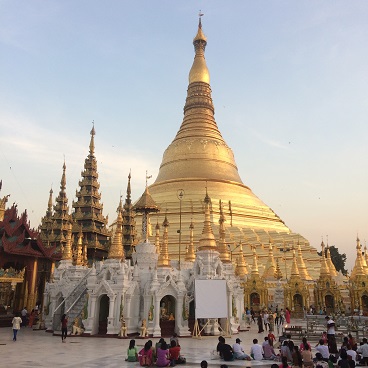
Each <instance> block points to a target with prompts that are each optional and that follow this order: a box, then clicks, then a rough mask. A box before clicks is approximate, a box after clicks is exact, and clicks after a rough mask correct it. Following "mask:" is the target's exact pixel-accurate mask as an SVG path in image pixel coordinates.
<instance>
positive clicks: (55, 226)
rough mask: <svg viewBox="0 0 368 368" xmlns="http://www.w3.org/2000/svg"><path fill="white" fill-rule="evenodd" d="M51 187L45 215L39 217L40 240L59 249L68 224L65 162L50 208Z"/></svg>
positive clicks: (65, 236) (65, 235)
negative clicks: (56, 192)
mask: <svg viewBox="0 0 368 368" xmlns="http://www.w3.org/2000/svg"><path fill="white" fill-rule="evenodd" d="M52 194H53V190H52V188H51V190H50V194H49V201H48V205H47V212H46V216H45V217H43V218H42V219H41V226H40V228H41V240H42V241H43V242H45V243H46V242H47V243H49V244H50V246H54V245H55V246H56V247H57V249H58V250H60V248H61V246H62V245H63V244H64V242H65V239H66V238H67V232H68V224H69V222H70V215H69V206H68V197H67V195H66V164H65V159H64V163H63V173H62V175H61V180H60V191H59V194H58V196H57V197H56V199H55V205H54V208H52Z"/></svg>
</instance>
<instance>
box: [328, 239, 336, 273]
mask: <svg viewBox="0 0 368 368" xmlns="http://www.w3.org/2000/svg"><path fill="white" fill-rule="evenodd" d="M326 253H327V258H326V262H327V266H328V268H329V269H330V274H331V276H334V277H335V276H337V271H336V268H335V265H334V264H333V263H332V259H331V253H330V247H329V245H328V243H327V251H326Z"/></svg>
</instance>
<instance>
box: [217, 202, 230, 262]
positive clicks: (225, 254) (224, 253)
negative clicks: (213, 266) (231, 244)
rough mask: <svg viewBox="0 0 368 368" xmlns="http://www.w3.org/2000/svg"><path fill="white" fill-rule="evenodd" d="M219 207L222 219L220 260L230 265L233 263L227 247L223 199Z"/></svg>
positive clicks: (220, 222) (220, 221)
mask: <svg viewBox="0 0 368 368" xmlns="http://www.w3.org/2000/svg"><path fill="white" fill-rule="evenodd" d="M219 207H220V218H219V224H220V226H219V237H220V241H219V247H218V251H219V253H220V259H221V261H222V262H224V263H230V262H231V257H230V252H229V249H228V247H227V245H226V239H225V238H226V230H225V221H226V219H225V215H224V211H223V208H222V202H221V199H220V201H219Z"/></svg>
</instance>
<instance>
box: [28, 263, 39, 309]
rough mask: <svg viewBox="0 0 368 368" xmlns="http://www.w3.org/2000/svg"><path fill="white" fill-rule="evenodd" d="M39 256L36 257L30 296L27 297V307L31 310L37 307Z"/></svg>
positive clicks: (29, 291)
mask: <svg viewBox="0 0 368 368" xmlns="http://www.w3.org/2000/svg"><path fill="white" fill-rule="evenodd" d="M37 265H38V260H37V258H35V259H34V261H33V265H32V271H31V280H30V287H29V290H28V298H27V309H28V310H29V311H31V310H32V309H33V308H34V307H35V299H36V291H35V289H36V280H37Z"/></svg>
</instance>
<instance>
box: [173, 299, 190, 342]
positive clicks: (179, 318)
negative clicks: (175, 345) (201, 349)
mask: <svg viewBox="0 0 368 368" xmlns="http://www.w3.org/2000/svg"><path fill="white" fill-rule="evenodd" d="M183 298H184V296H183V295H178V297H177V299H176V308H175V332H176V333H177V334H178V336H190V332H189V329H188V322H187V321H185V320H184V319H183Z"/></svg>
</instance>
